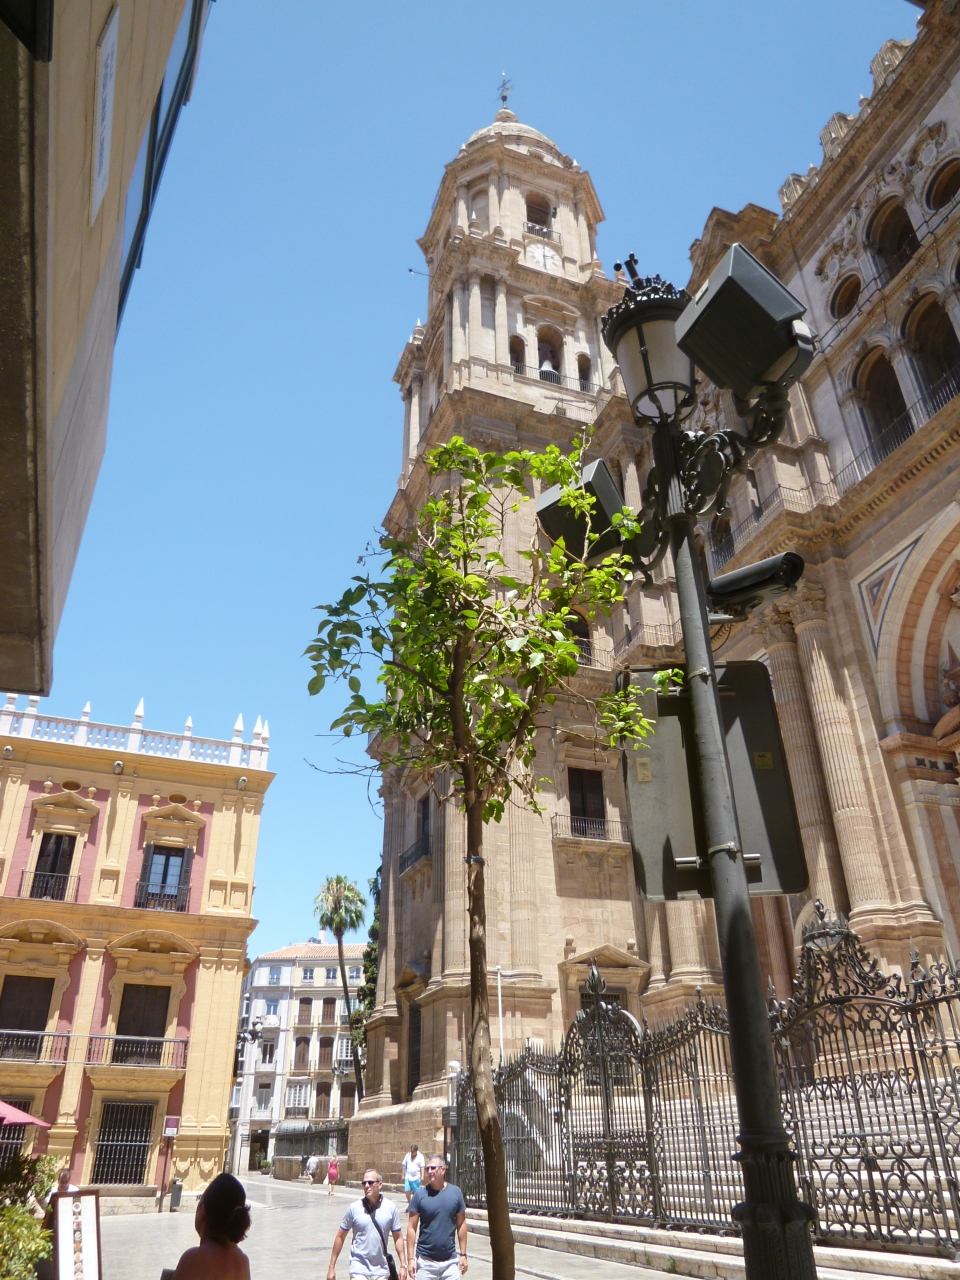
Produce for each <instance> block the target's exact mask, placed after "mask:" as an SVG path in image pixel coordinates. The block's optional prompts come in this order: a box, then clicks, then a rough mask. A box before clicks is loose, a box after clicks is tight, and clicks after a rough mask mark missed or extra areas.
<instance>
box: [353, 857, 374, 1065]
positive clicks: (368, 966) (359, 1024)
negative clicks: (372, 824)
mask: <svg viewBox="0 0 960 1280" xmlns="http://www.w3.org/2000/svg"><path fill="white" fill-rule="evenodd" d="M380 874H381V868H380V867H377V873H376V875H375V876H372V877H371V878H370V879H369V880H368V881H367V884H368V885H369V887H370V897H371V899H372V901H373V919H372V920H371V922H370V928H369V929H368V930H367V945H366V946H365V947H364V949H363V959H362V961H361V963H362V965H363V985H362V986H361V987H360V988H359V990H358V991H357V1003H358V1008H357V1010H356V1015H355V1022H354V1039H355V1040H356V1041H357V1043H358V1044H359V1045H365V1044H366V1043H367V1018H369V1017H370V1014H371V1013H373V1011H374V1009H375V1007H376V1004H377V972H378V970H379V966H380Z"/></svg>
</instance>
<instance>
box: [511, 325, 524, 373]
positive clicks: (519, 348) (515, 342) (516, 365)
mask: <svg viewBox="0 0 960 1280" xmlns="http://www.w3.org/2000/svg"><path fill="white" fill-rule="evenodd" d="M510 363H511V364H512V365H513V372H514V373H523V372H524V371H525V370H526V367H527V344H526V343H525V342H524V340H523V339H522V338H520V337H518V336H517V335H516V334H514V335H513V337H512V338H511V339H510Z"/></svg>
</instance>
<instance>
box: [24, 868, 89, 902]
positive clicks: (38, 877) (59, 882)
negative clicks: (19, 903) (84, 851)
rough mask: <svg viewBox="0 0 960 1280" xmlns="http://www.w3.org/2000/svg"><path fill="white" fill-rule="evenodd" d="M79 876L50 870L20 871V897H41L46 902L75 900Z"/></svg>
mask: <svg viewBox="0 0 960 1280" xmlns="http://www.w3.org/2000/svg"><path fill="white" fill-rule="evenodd" d="M79 885H80V877H79V876H67V875H60V874H59V873H57V872H52V871H23V872H21V873H20V897H21V898H43V899H45V900H46V901H48V902H76V900H77V889H78V888H79Z"/></svg>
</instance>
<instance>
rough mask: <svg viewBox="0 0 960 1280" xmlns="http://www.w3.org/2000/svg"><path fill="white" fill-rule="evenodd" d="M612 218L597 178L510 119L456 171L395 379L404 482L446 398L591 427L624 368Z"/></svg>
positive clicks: (427, 236)
mask: <svg viewBox="0 0 960 1280" xmlns="http://www.w3.org/2000/svg"><path fill="white" fill-rule="evenodd" d="M602 220H603V210H602V209H601V208H600V202H599V201H598V199H597V194H596V192H595V191H594V189H593V183H592V182H591V180H590V176H589V174H586V173H584V172H583V171H582V170H581V169H580V166H579V165H578V164H577V162H576V161H575V160H571V159H570V157H569V156H565V155H564V154H563V153H562V152H561V151H560V149H559V148H558V147H557V146H556V145H555V144H554V143H553V142H551V141H550V139H549V138H547V137H545V135H544V134H542V133H539V132H538V131H537V130H536V129H531V128H530V126H529V125H525V124H520V122H519V121H518V120H517V117H516V116H515V115H514V113H513V112H512V111H510V110H509V109H508V108H507V107H504V108H503V109H502V110H500V111H498V112H497V116H496V119H495V120H494V122H493V124H491V125H488V126H487V127H486V128H485V129H479V130H478V131H477V132H476V133H475V134H473V136H472V137H471V138H470V139H469V140H468V141H467V142H466V143H465V144H464V146H462V147H461V148H460V153H459V155H458V156H457V158H456V159H455V160H453V161H452V162H451V163H450V164H448V165H447V167H446V171H445V173H444V176H443V181H442V182H441V184H440V190H439V192H438V194H437V198H436V202H435V204H434V207H433V212H432V213H431V215H430V222H429V224H428V226H427V229H426V232H425V233H424V235H423V237H422V239H421V240H420V241H419V244H420V248H421V249H422V250H423V254H424V257H425V258H426V262H427V268H428V271H429V276H430V283H429V292H428V300H427V322H426V325H425V326H421V325H420V324H419V323H418V325H417V328H416V329H415V330H414V332H413V335H412V337H411V339H410V341H409V342H408V343H407V346H406V348H405V349H404V352H403V355H402V357H401V359H400V364H399V366H398V368H397V372H396V374H395V380H396V381H397V382H399V384H400V388H401V392H402V394H403V399H404V405H405V418H404V445H403V475H404V477H406V476H407V474H408V473H409V471H410V468H411V465H412V463H413V460H414V459H415V458H416V457H417V455H418V453H419V452H420V450H421V448H422V446H423V443H424V441H425V440H426V439H428V438H429V439H431V440H434V441H435V440H436V439H438V438H440V437H439V435H438V434H437V433H436V431H434V430H432V423H433V417H434V414H435V412H436V409H437V406H438V405H439V403H440V401H441V399H442V398H443V396H444V394H449V393H452V392H455V391H457V390H460V389H463V388H470V389H473V390H477V391H483V392H486V393H487V394H488V395H490V394H492V395H496V396H499V397H504V398H505V399H507V400H510V401H513V402H519V403H520V404H522V405H524V406H529V407H531V408H535V409H538V410H540V411H542V412H548V413H550V412H556V411H557V409H558V406H559V407H560V410H559V411H560V412H561V413H563V412H566V413H567V414H569V416H570V417H572V418H575V419H581V420H587V419H589V420H590V421H592V420H593V416H594V415H593V414H592V412H589V413H588V406H592V405H593V404H594V403H595V401H596V396H597V393H598V392H599V391H600V390H601V389H607V390H611V389H613V388H611V382H610V379H611V376H614V377H616V376H618V375H616V374H615V373H614V365H613V362H612V360H611V358H610V356H609V354H608V352H607V350H606V348H605V346H604V344H603V342H602V340H601V337H600V330H599V318H600V316H601V315H602V314H603V312H604V311H605V310H606V308H607V307H608V306H609V305H610V303H611V300H615V298H616V297H618V296H619V293H620V290H619V289H618V288H617V287H616V286H615V285H614V284H613V282H611V281H609V280H607V279H606V277H605V276H604V274H603V270H602V268H601V266H600V262H599V260H598V258H597V251H596V230H597V224H598V223H599V222H601V221H602Z"/></svg>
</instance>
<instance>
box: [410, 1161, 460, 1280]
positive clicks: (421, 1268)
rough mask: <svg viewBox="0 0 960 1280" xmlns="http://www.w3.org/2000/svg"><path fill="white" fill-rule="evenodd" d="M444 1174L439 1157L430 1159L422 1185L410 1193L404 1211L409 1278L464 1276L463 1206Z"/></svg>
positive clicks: (457, 1190)
mask: <svg viewBox="0 0 960 1280" xmlns="http://www.w3.org/2000/svg"><path fill="white" fill-rule="evenodd" d="M446 1174H447V1162H446V1160H444V1158H443V1156H430V1157H429V1158H428V1160H427V1165H426V1175H427V1182H426V1185H425V1186H422V1187H421V1188H420V1190H419V1191H415V1192H414V1193H413V1199H412V1200H411V1201H410V1206H409V1208H408V1209H407V1212H408V1213H409V1215H410V1225H409V1226H408V1227H407V1253H408V1254H409V1256H410V1275H411V1277H414V1276H416V1277H417V1280H459V1277H460V1276H465V1275H466V1274H467V1206H466V1205H465V1204H464V1202H463V1196H462V1195H461V1193H460V1188H459V1187H455V1186H453V1185H452V1184H451V1183H448V1182H447V1180H446ZM418 1228H419V1232H420V1235H419V1238H418V1236H417V1230H418Z"/></svg>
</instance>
